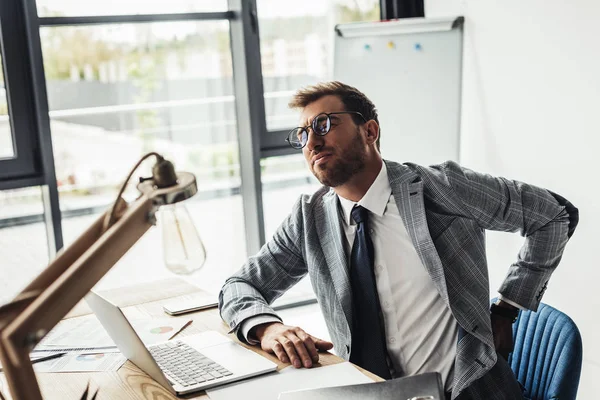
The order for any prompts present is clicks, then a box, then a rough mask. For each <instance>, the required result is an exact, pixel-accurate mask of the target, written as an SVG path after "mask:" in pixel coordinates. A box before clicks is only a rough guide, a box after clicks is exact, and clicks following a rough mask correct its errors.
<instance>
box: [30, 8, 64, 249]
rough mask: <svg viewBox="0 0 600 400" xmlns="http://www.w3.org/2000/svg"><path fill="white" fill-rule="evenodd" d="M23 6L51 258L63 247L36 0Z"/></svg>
mask: <svg viewBox="0 0 600 400" xmlns="http://www.w3.org/2000/svg"><path fill="white" fill-rule="evenodd" d="M23 9H24V16H25V18H24V19H25V25H26V35H27V38H28V54H29V61H30V62H29V67H30V71H31V81H32V87H33V96H32V100H33V104H34V110H35V111H34V115H35V120H36V122H37V133H38V141H39V146H40V155H41V163H42V170H43V178H44V182H45V185H44V186H42V199H43V203H44V218H45V220H46V231H47V239H48V252H49V258H50V259H53V258H54V256H55V255H56V252H57V251H58V250H60V249H61V248H62V247H63V236H62V221H61V213H60V203H59V198H58V186H57V183H56V170H55V166H54V152H53V150H52V135H51V132H50V115H49V113H48V95H47V92H46V76H45V73H44V61H43V58H42V46H41V40H40V25H39V18H38V16H37V9H36V0H23Z"/></svg>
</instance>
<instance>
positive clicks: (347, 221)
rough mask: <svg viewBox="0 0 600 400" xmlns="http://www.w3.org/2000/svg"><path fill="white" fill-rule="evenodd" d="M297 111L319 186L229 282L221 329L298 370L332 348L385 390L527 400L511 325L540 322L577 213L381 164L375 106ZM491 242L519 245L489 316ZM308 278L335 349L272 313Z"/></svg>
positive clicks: (299, 137)
mask: <svg viewBox="0 0 600 400" xmlns="http://www.w3.org/2000/svg"><path fill="white" fill-rule="evenodd" d="M290 106H291V107H293V108H300V109H301V110H302V112H301V119H300V121H301V123H300V126H301V127H300V128H296V129H294V130H293V131H292V132H291V133H290V135H289V137H288V139H287V140H288V142H289V143H290V145H292V147H295V148H298V149H302V151H303V153H304V156H305V158H306V161H307V162H308V165H309V168H310V170H311V172H312V173H313V174H314V175H315V176H316V177H317V179H319V181H320V182H321V183H322V184H323V185H324V186H323V187H322V188H321V189H319V190H317V191H316V192H315V193H314V194H312V195H302V196H301V197H300V198H299V199H298V201H297V202H296V204H294V207H293V209H292V212H291V214H290V215H289V216H288V217H287V219H286V220H285V221H284V222H283V223H282V225H281V226H280V227H279V228H278V230H277V232H276V233H275V234H274V236H273V238H272V239H271V240H270V241H269V242H268V243H267V244H266V245H265V246H263V248H262V249H261V250H260V252H259V253H258V254H257V255H256V256H254V257H252V258H250V260H249V261H248V262H247V263H246V264H245V265H244V266H243V267H242V269H241V270H240V271H238V272H237V273H236V274H235V275H234V276H232V277H231V278H229V279H228V280H227V281H226V283H225V285H224V286H223V288H222V290H221V293H220V296H219V308H220V312H221V316H222V318H223V319H224V320H225V321H226V322H227V323H228V324H229V325H230V326H231V328H232V329H233V331H235V332H236V333H237V336H238V337H239V338H240V340H243V341H247V342H249V343H252V344H260V345H261V347H262V348H263V349H264V350H266V351H269V352H272V353H274V354H275V355H276V356H277V357H278V358H279V359H280V360H281V361H283V362H291V363H292V364H293V365H294V366H295V367H298V368H299V367H301V366H304V367H307V368H310V367H311V366H312V365H314V363H316V362H317V361H318V358H319V357H318V351H319V350H328V349H330V348H331V347H332V346H335V350H336V352H337V354H338V355H340V356H341V357H343V358H345V359H349V360H350V361H352V362H354V363H356V364H358V365H360V366H362V367H364V368H366V369H368V370H370V371H372V372H374V373H376V374H378V375H379V376H381V377H384V378H392V377H399V376H404V375H413V374H417V373H423V372H432V371H437V372H440V373H441V375H442V378H443V381H444V386H445V389H446V391H447V393H448V398H452V399H455V398H460V399H461V400H462V399H518V398H522V397H523V396H522V394H521V389H520V387H519V385H518V383H517V381H516V380H515V377H514V375H513V374H512V371H511V370H510V367H509V366H508V364H507V362H506V361H505V359H506V358H507V356H508V353H509V352H510V351H511V350H512V323H513V321H514V319H515V318H516V315H517V314H518V309H520V308H525V309H530V310H534V311H535V310H536V309H537V307H538V305H539V303H540V300H541V298H542V295H543V293H544V291H545V290H546V286H547V282H548V280H549V278H550V275H551V274H552V272H553V271H554V269H555V268H556V266H557V265H558V263H559V261H560V258H561V256H562V253H563V250H564V247H565V244H566V242H567V240H568V238H569V237H570V236H571V234H572V233H573V231H574V229H575V226H576V225H577V219H578V213H577V209H576V208H575V207H573V206H572V205H571V204H570V203H569V202H567V201H566V200H565V199H564V198H562V197H560V196H559V195H556V194H554V193H552V192H550V191H547V190H544V189H540V188H537V187H534V186H531V185H528V184H525V183H521V182H516V181H511V180H507V179H504V178H495V177H492V176H489V175H485V174H480V173H477V172H474V171H471V170H469V169H466V168H462V167H461V166H459V165H458V164H456V163H454V162H446V163H444V164H441V165H435V166H431V167H423V166H419V165H415V164H411V163H406V164H398V163H395V162H391V161H387V160H383V159H382V158H381V155H380V152H379V136H380V130H379V123H378V116H377V111H376V109H375V106H374V105H373V103H372V102H371V101H370V100H369V99H368V98H367V97H366V96H365V95H364V94H363V93H361V92H360V91H359V90H357V89H356V88H353V87H350V86H348V85H345V84H343V83H340V82H328V83H321V84H318V85H315V86H311V87H307V88H305V89H302V90H300V91H298V92H297V93H296V95H295V96H294V98H293V99H292V101H291V103H290ZM395 134H399V135H401V134H402V133H401V132H397V133H395ZM486 229H492V230H500V231H510V232H515V231H520V232H521V234H522V235H523V236H524V237H525V243H524V245H523V248H522V249H521V251H520V252H519V254H518V256H517V260H516V261H515V263H514V264H513V265H511V266H510V268H509V271H508V274H507V276H506V279H505V281H504V282H503V284H502V285H501V287H500V289H499V293H500V300H499V301H498V303H497V304H494V305H493V306H492V309H491V313H490V307H489V301H490V294H489V283H488V272H487V263H486V254H485V230H486ZM306 274H308V275H309V276H310V279H311V283H312V286H313V289H314V291H315V293H316V296H317V299H318V301H319V305H320V307H321V310H322V312H323V315H324V317H325V321H326V323H327V327H328V330H329V332H330V335H331V338H332V340H333V344H332V343H329V342H326V341H323V340H321V339H318V338H315V337H313V336H311V335H309V334H308V333H306V332H305V331H304V330H302V329H301V328H298V327H291V326H286V325H284V324H283V323H282V321H281V319H280V318H279V317H278V316H277V315H276V314H275V312H274V311H273V309H272V308H271V307H270V306H269V304H271V303H272V302H273V301H274V300H275V299H277V298H278V297H279V296H281V295H282V294H283V293H284V292H285V291H286V290H288V289H289V288H290V287H292V286H293V285H294V284H295V283H297V282H298V281H299V280H300V279H301V278H302V277H304V276H305V275H306Z"/></svg>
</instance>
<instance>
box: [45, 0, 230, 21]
mask: <svg viewBox="0 0 600 400" xmlns="http://www.w3.org/2000/svg"><path fill="white" fill-rule="evenodd" d="M36 3H37V10H38V15H39V16H40V17H74V16H98V15H134V14H164V13H188V12H211V11H227V0H170V1H164V0H120V1H109V2H103V1H81V0H36Z"/></svg>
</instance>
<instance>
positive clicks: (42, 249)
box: [0, 186, 48, 304]
mask: <svg viewBox="0 0 600 400" xmlns="http://www.w3.org/2000/svg"><path fill="white" fill-rule="evenodd" d="M0 254H2V262H1V263H0V276H1V277H2V279H0V304H4V303H6V302H8V301H9V300H12V298H13V297H14V296H15V295H17V294H18V293H19V292H20V291H21V289H23V288H24V287H25V286H26V285H27V284H28V283H29V282H30V281H31V280H32V279H33V278H34V277H35V276H36V275H38V274H39V273H40V272H41V271H42V270H43V269H44V268H45V267H46V265H47V264H48V243H47V240H46V226H45V223H44V217H43V205H42V191H41V189H40V187H39V186H34V187H28V188H23V189H13V190H3V191H0Z"/></svg>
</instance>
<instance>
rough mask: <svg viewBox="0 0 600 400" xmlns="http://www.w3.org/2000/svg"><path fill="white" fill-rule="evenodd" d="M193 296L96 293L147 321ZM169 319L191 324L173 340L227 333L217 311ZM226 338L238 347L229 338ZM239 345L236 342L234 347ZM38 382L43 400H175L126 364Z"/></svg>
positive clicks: (173, 288)
mask: <svg viewBox="0 0 600 400" xmlns="http://www.w3.org/2000/svg"><path fill="white" fill-rule="evenodd" d="M196 292H201V291H200V289H198V288H197V287H195V286H193V285H191V284H189V283H187V282H185V281H183V280H181V279H168V280H164V281H157V282H153V283H150V284H143V285H136V286H133V287H128V288H122V289H115V290H110V291H100V293H101V294H102V295H104V296H105V297H107V298H108V299H109V300H111V301H112V302H114V303H115V304H117V305H118V306H120V307H122V308H123V309H124V310H125V311H126V310H127V309H128V308H129V307H134V308H136V312H137V311H139V312H141V313H143V314H145V315H147V316H148V317H157V318H158V317H160V318H166V317H168V315H167V314H165V313H164V312H163V309H162V305H163V304H164V303H165V300H166V299H172V298H175V297H177V296H178V295H186V294H192V293H196ZM90 313H91V310H90V309H89V308H88V307H87V305H86V304H85V303H79V304H78V305H77V306H75V308H73V310H72V311H71V312H70V313H69V314H68V315H67V318H69V317H70V318H77V317H79V316H82V315H86V314H90ZM171 318H187V319H193V323H192V324H191V325H189V326H188V327H187V328H185V329H184V330H183V331H182V332H181V333H179V335H177V336H176V337H183V336H187V335H193V334H195V333H199V332H202V331H206V330H215V331H218V332H221V333H223V334H227V332H228V331H229V327H228V326H227V325H226V324H225V323H224V322H223V321H222V320H221V317H220V316H219V312H218V310H217V309H216V308H213V309H210V310H204V311H199V312H196V313H190V314H185V315H182V316H179V317H171ZM228 336H229V337H230V338H231V339H233V340H235V341H238V340H237V338H236V337H235V336H234V335H228ZM238 343H240V342H239V341H238ZM242 345H243V346H244V347H246V348H249V349H251V350H252V351H254V352H256V353H258V354H261V355H263V356H265V357H267V358H268V359H270V360H271V361H273V362H275V363H277V364H278V366H279V369H282V368H284V367H286V366H288V365H289V364H284V363H282V362H280V361H279V360H278V359H277V358H276V357H275V356H273V355H271V354H268V353H266V352H264V351H263V350H261V349H260V348H258V347H254V346H247V345H245V344H242ZM319 357H320V364H321V365H330V364H337V363H340V362H342V361H343V360H342V359H341V358H340V357H337V356H335V355H333V354H331V353H320V356H319ZM357 368H359V367H357ZM359 369H360V370H361V371H362V372H363V373H365V374H366V375H367V376H369V377H371V378H373V379H375V380H378V381H379V380H382V379H381V378H378V377H377V376H375V375H373V374H371V373H370V372H368V371H365V370H362V369H361V368H359ZM37 379H38V382H39V384H40V388H41V390H42V395H43V397H44V399H47V400H51V399H57V400H59V399H60V400H68V399H79V397H80V396H81V394H82V393H83V392H84V390H85V387H86V385H87V384H88V382H89V383H90V387H91V389H92V390H96V389H97V388H99V389H100V392H99V394H98V397H97V399H98V400H102V399H103V400H130V399H138V400H139V399H161V400H162V399H173V400H174V399H177V397H175V396H174V395H172V394H171V393H170V392H168V391H167V390H166V389H164V388H163V387H162V386H160V385H159V384H158V383H156V382H155V381H154V380H153V379H152V378H150V377H149V376H148V375H146V374H145V373H144V372H142V371H141V370H140V369H139V368H137V367H136V366H135V365H134V364H133V363H131V362H130V361H127V362H126V363H125V364H124V365H123V366H122V367H121V368H120V369H119V370H118V371H117V372H92V373H85V372H79V373H52V374H37ZM0 390H1V391H2V393H3V394H4V395H5V396H9V390H8V386H7V383H6V379H5V378H4V374H1V375H0ZM185 398H186V399H209V397H208V396H207V395H206V394H205V393H204V392H199V394H198V395H196V396H186V397H185ZM7 400H8V398H7Z"/></svg>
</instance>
